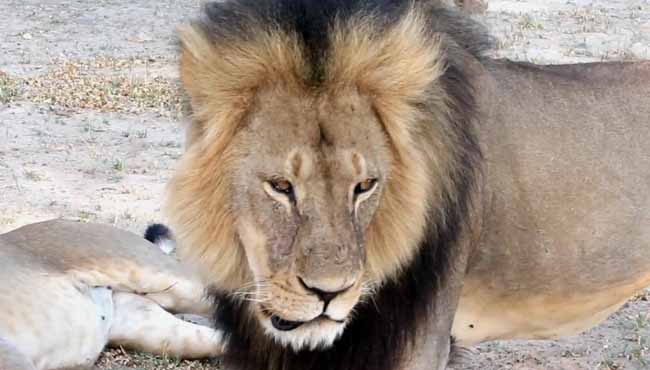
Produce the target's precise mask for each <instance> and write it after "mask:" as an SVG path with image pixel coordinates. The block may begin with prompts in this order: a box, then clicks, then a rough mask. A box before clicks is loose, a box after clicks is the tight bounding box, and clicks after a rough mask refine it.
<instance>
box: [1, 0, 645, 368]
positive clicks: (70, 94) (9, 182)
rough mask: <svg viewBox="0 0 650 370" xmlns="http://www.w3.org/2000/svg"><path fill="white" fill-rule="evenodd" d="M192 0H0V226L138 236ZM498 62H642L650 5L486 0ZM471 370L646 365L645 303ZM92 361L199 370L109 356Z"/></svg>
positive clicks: (173, 143) (491, 349)
mask: <svg viewBox="0 0 650 370" xmlns="http://www.w3.org/2000/svg"><path fill="white" fill-rule="evenodd" d="M200 3H201V1H200V0H156V1H152V0H132V1H124V0H94V1H88V0H47V1H42V0H39V1H36V0H3V1H0V232H4V231H8V230H11V229H13V228H16V227H18V226H21V225H23V224H26V223H29V222H35V221H40V220H45V219H50V218H56V217H65V218H71V219H80V220H87V221H99V222H105V223H111V224H115V225H117V226H119V227H123V228H126V229H129V230H132V231H135V232H138V233H139V232H142V230H143V229H144V227H145V225H146V224H147V223H149V222H151V221H161V220H162V221H164V220H163V219H162V216H161V214H160V204H161V200H162V195H163V190H164V184H165V182H166V180H167V179H168V178H169V176H170V173H171V171H172V169H173V166H174V163H175V162H176V160H177V159H178V157H179V156H180V154H181V151H182V141H183V138H182V125H183V119H182V118H181V117H182V107H183V99H182V97H181V95H180V94H179V91H178V76H177V71H176V57H175V50H176V45H175V38H174V28H175V26H176V25H177V24H178V23H179V22H182V21H184V20H187V19H189V18H191V17H193V16H194V15H196V14H197V12H198V9H199V5H200ZM477 19H479V20H481V21H483V22H485V23H486V24H487V25H488V26H489V27H490V29H491V30H492V33H493V34H494V35H495V36H496V38H497V39H498V42H497V44H496V48H495V50H494V55H495V56H500V57H510V58H513V59H518V60H528V61H533V62H538V63H561V62H589V61H600V60H634V59H650V0H594V1H587V0H509V1H507V0H490V2H489V9H488V12H487V13H486V14H485V15H482V16H477ZM474 351H475V355H474V358H473V361H471V364H470V365H468V367H467V369H471V370H497V369H502V370H510V369H517V370H537V369H539V370H542V369H543V370H607V369H611V370H619V369H626V370H628V369H650V302H649V301H648V298H647V296H643V295H641V296H639V297H638V298H637V299H635V300H632V301H630V302H629V303H628V304H627V305H626V306H625V307H624V308H623V309H622V310H621V311H620V312H618V313H616V314H614V315H613V316H612V317H611V318H610V319H609V320H607V321H606V322H605V323H603V324H602V325H600V326H598V327H597V328H594V329H592V330H590V331H588V332H586V333H584V334H582V335H579V336H575V337H571V338H565V339H562V340H558V341H510V342H493V343H488V344H484V345H481V346H479V347H478V348H475V349H474ZM98 366H99V368H100V369H154V368H155V369H207V368H214V367H216V366H218V365H216V364H215V363H210V362H209V361H202V362H200V361H194V362H189V361H183V362H178V361H175V360H171V359H164V358H157V357H153V356H149V355H145V354H134V353H125V352H123V351H121V350H119V349H115V350H111V351H108V352H107V353H106V354H105V355H104V356H103V357H102V358H101V359H100V363H99V364H98Z"/></svg>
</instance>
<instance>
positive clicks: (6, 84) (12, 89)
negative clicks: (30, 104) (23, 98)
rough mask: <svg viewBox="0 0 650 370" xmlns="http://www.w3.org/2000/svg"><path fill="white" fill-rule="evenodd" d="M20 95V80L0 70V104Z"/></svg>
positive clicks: (9, 101)
mask: <svg viewBox="0 0 650 370" xmlns="http://www.w3.org/2000/svg"><path fill="white" fill-rule="evenodd" d="M20 95H21V90H20V80H18V79H15V78H12V77H10V76H9V75H8V74H6V73H4V72H2V71H0V104H8V103H11V102H12V101H14V100H16V99H17V98H18V97H20Z"/></svg>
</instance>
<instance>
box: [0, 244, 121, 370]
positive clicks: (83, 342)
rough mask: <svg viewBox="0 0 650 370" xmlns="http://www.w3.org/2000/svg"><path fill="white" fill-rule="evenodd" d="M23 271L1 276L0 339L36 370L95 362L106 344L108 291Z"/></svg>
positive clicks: (110, 312)
mask: <svg viewBox="0 0 650 370" xmlns="http://www.w3.org/2000/svg"><path fill="white" fill-rule="evenodd" d="M0 257H6V256H2V255H1V254H0ZM5 267H6V266H5ZM11 267H13V269H12V268H11ZM21 270H22V269H21V268H19V267H17V266H10V268H9V271H2V273H0V278H1V280H2V281H3V286H2V287H0V338H1V339H2V340H4V341H6V342H8V343H10V344H11V345H12V346H14V347H15V348H17V349H18V350H20V352H21V353H22V354H23V355H24V356H25V357H26V358H28V359H29V360H30V361H32V362H33V364H34V365H35V366H36V368H37V369H52V368H55V369H58V368H67V367H74V366H90V365H91V364H92V363H94V362H95V360H96V358H97V356H98V355H99V353H100V352H101V350H102V349H103V348H104V346H105V345H106V343H107V342H108V334H109V329H110V324H111V322H112V315H113V305H112V300H111V295H112V291H110V290H108V289H106V288H92V287H87V286H83V285H81V284H77V283H75V282H74V281H72V280H71V279H70V278H68V277H66V276H55V275H54V274H50V275H48V274H47V273H45V272H38V271H36V272H31V273H30V272H29V271H24V270H22V271H21Z"/></svg>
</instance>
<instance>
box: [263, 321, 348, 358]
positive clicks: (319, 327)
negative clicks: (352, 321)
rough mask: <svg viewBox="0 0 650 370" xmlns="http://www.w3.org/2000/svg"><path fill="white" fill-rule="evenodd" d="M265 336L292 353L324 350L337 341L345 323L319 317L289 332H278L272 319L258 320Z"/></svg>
mask: <svg viewBox="0 0 650 370" xmlns="http://www.w3.org/2000/svg"><path fill="white" fill-rule="evenodd" d="M259 319H260V321H261V324H262V327H263V328H264V332H265V333H266V335H268V336H269V337H271V338H272V339H273V340H274V341H276V342H277V343H279V344H280V345H282V346H284V347H291V348H292V349H293V350H294V351H301V350H318V349H326V348H329V347H331V346H332V344H333V343H334V341H336V339H338V338H339V337H340V336H341V334H342V333H343V330H344V329H345V326H346V324H347V321H345V322H341V321H334V320H331V319H328V318H325V317H319V318H316V319H314V320H311V321H309V322H305V323H302V324H300V325H299V326H297V327H295V328H293V329H291V330H279V329H277V328H276V327H275V326H274V324H273V323H272V318H269V317H264V318H259Z"/></svg>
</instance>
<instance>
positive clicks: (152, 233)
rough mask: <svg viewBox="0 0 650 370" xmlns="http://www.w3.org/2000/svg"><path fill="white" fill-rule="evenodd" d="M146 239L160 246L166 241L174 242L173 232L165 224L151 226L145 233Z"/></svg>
mask: <svg viewBox="0 0 650 370" xmlns="http://www.w3.org/2000/svg"><path fill="white" fill-rule="evenodd" d="M144 238H145V239H147V240H148V241H150V242H152V243H154V244H159V243H160V242H161V241H164V240H172V239H173V238H172V232H171V230H169V228H168V227H167V226H165V225H163V224H151V225H149V226H148V227H147V231H145V233H144Z"/></svg>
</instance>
